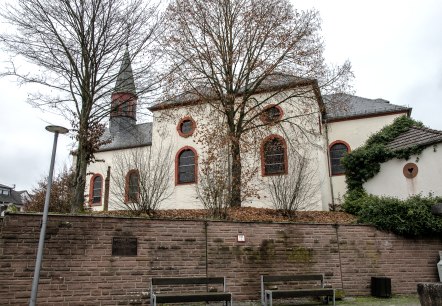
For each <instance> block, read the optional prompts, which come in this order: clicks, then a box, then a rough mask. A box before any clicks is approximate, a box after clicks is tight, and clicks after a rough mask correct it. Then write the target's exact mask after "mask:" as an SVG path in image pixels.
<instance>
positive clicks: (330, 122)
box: [85, 52, 442, 210]
mask: <svg viewBox="0 0 442 306" xmlns="http://www.w3.org/2000/svg"><path fill="white" fill-rule="evenodd" d="M251 98H253V99H254V101H257V103H261V106H260V107H261V108H260V110H261V113H260V114H258V115H257V114H254V117H253V118H254V119H250V120H251V122H253V124H254V126H256V129H254V130H252V131H251V132H249V134H247V135H246V137H247V138H246V139H247V140H245V144H244V146H243V147H244V148H245V149H244V152H241V158H242V160H243V162H242V173H243V174H244V177H243V178H242V181H243V182H245V183H244V184H247V187H244V188H243V192H244V193H245V195H244V200H243V202H242V205H243V206H253V207H266V208H275V207H276V206H275V205H277V203H275V192H276V191H278V190H277V189H275V188H282V189H283V190H284V191H286V190H288V189H291V186H293V188H295V187H294V186H298V185H299V186H303V187H302V188H299V192H298V193H299V194H298V197H299V198H300V199H302V203H301V204H299V207H298V209H300V210H329V208H330V205H336V204H340V203H341V202H342V199H343V196H344V194H345V193H346V184H345V174H344V173H345V169H344V168H343V166H342V165H341V161H340V160H341V158H342V157H343V156H344V155H345V154H347V153H349V152H351V151H352V150H354V149H356V148H358V147H359V146H362V145H363V144H364V143H365V141H366V140H367V139H368V137H369V136H370V135H372V134H373V133H376V132H378V131H379V130H381V129H382V128H383V127H384V126H386V125H389V124H391V123H392V122H393V121H394V120H395V119H396V118H398V117H400V116H410V115H411V108H409V107H404V106H399V105H394V104H391V103H389V102H388V101H386V100H383V99H368V98H362V97H358V96H354V95H348V94H334V95H325V96H322V95H321V92H320V88H319V87H318V83H317V81H316V80H306V79H301V78H297V77H294V76H290V75H284V74H275V75H272V76H271V77H269V78H268V80H266V82H263V83H262V84H261V85H260V87H259V90H258V91H257V92H256V93H255V94H254V95H253V97H251ZM110 103H111V105H112V108H111V112H110V120H109V128H108V129H107V130H106V132H105V134H104V135H103V138H104V139H109V140H110V142H109V143H108V144H106V145H103V146H102V147H101V148H100V150H99V152H97V153H96V159H97V160H100V161H99V162H95V163H93V164H91V165H90V166H89V167H88V173H90V176H89V177H88V178H87V183H88V184H87V188H86V190H87V191H88V193H87V194H86V195H85V198H86V201H87V203H86V204H87V205H88V206H90V207H92V209H94V210H108V209H109V210H115V209H118V210H121V209H125V208H130V207H131V205H132V204H139V203H140V201H141V199H140V197H145V199H143V201H147V203H148V205H151V204H152V203H153V204H154V205H155V208H156V209H193V208H204V204H205V199H204V196H205V193H204V190H203V189H204V188H206V187H207V186H212V187H213V184H214V182H215V181H214V180H209V178H212V179H213V176H210V175H211V174H210V173H212V174H213V173H215V172H216V173H217V174H218V175H219V173H223V174H222V175H223V176H224V177H223V178H222V180H223V182H224V181H229V176H230V173H229V170H228V169H230V168H229V167H227V166H226V165H229V163H230V162H231V161H229V158H228V156H229V154H228V146H225V145H224V146H223V145H222V140H219V139H217V138H216V137H215V138H213V137H214V135H221V134H223V133H222V130H223V127H225V125H223V124H225V123H224V122H223V121H222V119H220V116H219V115H218V114H219V113H218V111H217V110H216V109H214V107H213V103H203V102H201V101H200V100H199V98H198V96H196V95H195V94H192V93H184V94H181V95H179V96H177V97H175V98H174V99H168V100H167V101H165V102H160V103H158V104H156V105H154V106H152V107H150V111H151V112H152V114H153V121H152V122H147V123H141V124H138V123H137V118H136V117H137V91H136V87H135V82H134V79H133V74H132V68H131V63H130V59H129V54H128V53H127V52H126V54H125V57H124V60H123V63H122V66H121V69H120V74H119V76H118V79H117V82H116V85H115V89H114V92H113V94H112V98H111V101H110ZM436 134H437V131H436ZM437 135H438V134H437ZM438 141H441V142H442V138H441V139H439V140H437V141H436V143H437V142H438ZM434 143H435V142H433V144H434ZM217 158H218V159H217ZM215 159H217V160H215ZM220 161H221V162H220ZM399 163H401V165H402V163H403V164H406V163H407V162H406V161H401V162H399ZM220 169H221V170H222V171H220ZM211 171H212V172H211ZM401 171H402V170H401ZM382 172H383V171H382ZM300 174H302V175H300ZM378 185H383V183H382V182H379V183H375V184H371V185H370V186H369V189H370V192H372V193H376V190H377V186H378ZM384 185H385V184H384ZM275 186H279V187H275ZM384 189H385V188H384ZM387 189H388V188H387ZM401 192H402V191H401ZM404 192H405V191H404ZM416 192H417V193H419V190H416ZM246 193H247V194H246ZM301 193H302V194H301ZM393 195H395V194H393ZM153 204H152V205H153Z"/></svg>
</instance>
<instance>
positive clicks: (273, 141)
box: [261, 135, 288, 176]
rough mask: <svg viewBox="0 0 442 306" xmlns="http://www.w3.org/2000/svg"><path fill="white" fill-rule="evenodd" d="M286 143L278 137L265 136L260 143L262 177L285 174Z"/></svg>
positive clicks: (286, 169) (286, 166)
mask: <svg viewBox="0 0 442 306" xmlns="http://www.w3.org/2000/svg"><path fill="white" fill-rule="evenodd" d="M287 171H288V163H287V143H286V142H285V140H284V138H282V137H281V136H279V135H270V136H267V137H266V138H265V139H264V140H263V141H262V143H261V172H262V175H263V176H267V175H280V174H287Z"/></svg>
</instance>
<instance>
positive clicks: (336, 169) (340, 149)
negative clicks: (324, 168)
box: [330, 141, 350, 175]
mask: <svg viewBox="0 0 442 306" xmlns="http://www.w3.org/2000/svg"><path fill="white" fill-rule="evenodd" d="M349 151H350V146H349V145H348V144H347V143H345V142H343V141H338V142H336V141H335V142H334V143H332V144H331V146H330V166H331V174H332V175H341V174H345V167H344V165H342V163H341V159H342V158H343V157H344V156H345V155H346V154H347V153H348V152H349Z"/></svg>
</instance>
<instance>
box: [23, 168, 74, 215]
mask: <svg viewBox="0 0 442 306" xmlns="http://www.w3.org/2000/svg"><path fill="white" fill-rule="evenodd" d="M73 176H74V173H73V172H72V170H71V169H68V168H67V167H64V168H63V170H62V171H61V172H60V173H59V174H58V175H57V176H56V177H55V178H54V180H53V182H52V188H51V197H50V199H49V211H50V212H58V213H67V212H69V211H70V205H71V201H72V190H71V188H70V185H71V181H72V177H73ZM47 186H48V179H47V177H44V178H42V179H41V180H40V181H38V183H37V187H35V188H34V189H33V190H32V193H31V197H30V199H29V200H28V201H27V202H26V203H25V205H24V210H25V211H38V212H43V209H44V204H45V197H46V189H47Z"/></svg>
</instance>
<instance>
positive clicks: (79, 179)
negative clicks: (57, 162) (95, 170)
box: [71, 137, 87, 213]
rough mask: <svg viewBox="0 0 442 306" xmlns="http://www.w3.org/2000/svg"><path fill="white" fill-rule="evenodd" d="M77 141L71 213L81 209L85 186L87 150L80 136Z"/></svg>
mask: <svg viewBox="0 0 442 306" xmlns="http://www.w3.org/2000/svg"><path fill="white" fill-rule="evenodd" d="M78 142H79V143H78V151H77V161H76V165H75V175H74V178H73V182H72V184H73V188H74V190H73V192H74V195H73V199H72V204H71V212H72V213H77V212H80V211H83V205H84V190H85V188H86V170H87V162H86V155H87V152H86V151H85V149H84V144H83V143H84V140H83V139H82V138H81V137H80V139H79V141H78Z"/></svg>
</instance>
